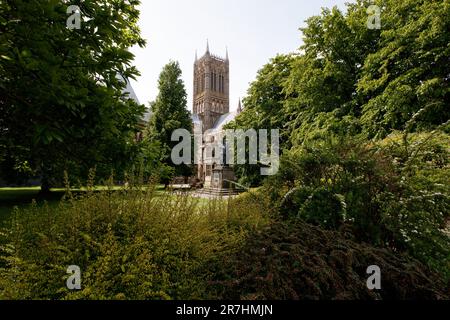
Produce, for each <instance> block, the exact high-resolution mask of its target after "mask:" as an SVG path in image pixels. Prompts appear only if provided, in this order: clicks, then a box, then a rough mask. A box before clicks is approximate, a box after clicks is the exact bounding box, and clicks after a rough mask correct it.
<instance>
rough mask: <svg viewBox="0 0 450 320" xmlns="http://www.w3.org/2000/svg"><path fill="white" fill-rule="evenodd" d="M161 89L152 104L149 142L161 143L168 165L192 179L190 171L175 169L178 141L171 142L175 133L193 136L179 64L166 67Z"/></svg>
mask: <svg viewBox="0 0 450 320" xmlns="http://www.w3.org/2000/svg"><path fill="white" fill-rule="evenodd" d="M158 89H159V94H158V97H157V98H156V101H154V102H153V103H152V104H151V109H152V117H151V119H150V122H149V124H148V128H147V131H148V132H147V134H148V138H149V139H150V141H158V142H160V143H161V148H162V150H163V156H164V159H163V161H164V163H165V164H167V165H169V166H172V167H174V169H175V170H176V172H177V174H179V175H189V174H190V170H189V168H188V167H186V166H184V165H183V166H176V167H175V166H174V165H173V163H172V161H171V159H170V154H171V151H172V149H173V147H175V146H176V145H177V144H178V142H177V141H172V139H171V138H172V133H173V132H174V131H175V130H177V129H186V130H188V131H189V132H192V120H191V116H190V113H189V111H188V110H187V100H186V99H187V93H186V89H185V87H184V83H183V80H182V79H181V69H180V65H179V63H178V62H170V63H168V64H167V65H166V66H164V68H163V70H162V72H161V74H160V76H159V82H158Z"/></svg>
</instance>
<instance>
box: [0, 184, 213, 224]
mask: <svg viewBox="0 0 450 320" xmlns="http://www.w3.org/2000/svg"><path fill="white" fill-rule="evenodd" d="M121 188H122V187H121V186H115V187H112V188H111V187H106V186H96V187H95V188H94V190H96V191H101V190H107V189H110V190H111V189H112V190H121ZM163 189H164V186H163V185H159V186H157V190H158V191H157V192H158V194H162V193H163V192H164V191H163ZM39 190H40V187H25V188H0V225H1V224H3V223H4V221H5V220H7V219H8V218H9V217H10V216H11V214H12V212H13V210H14V207H16V206H17V207H19V208H24V207H27V206H29V205H30V204H31V203H32V201H33V200H36V201H37V203H38V205H42V204H43V203H44V202H47V203H48V205H49V206H56V205H57V204H58V203H59V201H60V200H61V198H62V197H63V196H64V194H65V189H51V194H50V196H47V197H46V198H45V199H42V198H39ZM71 191H72V192H75V193H80V192H86V189H72V190H71ZM208 202H209V200H208V199H199V204H200V206H204V205H206V204H207V203H208Z"/></svg>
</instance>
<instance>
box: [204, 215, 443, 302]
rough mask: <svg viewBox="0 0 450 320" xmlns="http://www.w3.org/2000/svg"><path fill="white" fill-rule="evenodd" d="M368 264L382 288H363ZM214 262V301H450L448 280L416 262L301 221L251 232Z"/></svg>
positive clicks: (365, 283)
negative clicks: (377, 274)
mask: <svg viewBox="0 0 450 320" xmlns="http://www.w3.org/2000/svg"><path fill="white" fill-rule="evenodd" d="M371 265H377V266H379V267H380V269H381V290H373V291H371V290H369V289H368V288H367V279H368V277H369V275H368V274H367V273H366V271H367V268H368V267H369V266H371ZM214 266H215V268H216V271H215V274H216V276H215V278H214V279H212V281H211V282H210V290H211V295H212V296H213V297H215V298H218V299H228V300H236V299H258V300H259V299H269V300H279V299H282V300H284V299H294V300H297V299H300V300H318V299H322V300H324V299H327V300H330V299H333V300H334V299H338V300H348V299H364V300H372V299H374V300H379V299H388V300H391V299H397V300H404V299H450V283H448V282H447V283H446V282H444V281H443V280H442V277H441V276H440V275H439V274H438V273H436V272H434V271H432V270H430V269H429V268H428V267H426V266H425V265H423V264H421V263H420V262H419V261H417V260H414V259H412V258H410V257H409V256H407V255H404V254H399V253H396V252H393V251H391V250H387V249H376V248H374V247H371V246H368V245H365V244H359V243H356V242H354V241H350V240H348V239H346V238H345V237H344V236H343V235H342V234H341V233H339V232H335V231H324V230H323V229H321V228H318V227H314V226H311V225H308V224H306V223H304V222H302V221H301V220H297V221H288V222H278V223H275V224H273V225H270V226H268V227H266V228H264V229H263V230H256V231H254V232H252V233H251V234H250V235H249V237H248V239H247V241H246V242H245V244H244V245H243V246H242V248H241V249H240V250H239V251H238V252H237V253H236V254H234V255H231V256H230V255H223V258H222V259H221V263H217V264H215V265H214Z"/></svg>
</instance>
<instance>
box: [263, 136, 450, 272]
mask: <svg viewBox="0 0 450 320" xmlns="http://www.w3.org/2000/svg"><path fill="white" fill-rule="evenodd" d="M449 147H450V139H449V136H448V135H445V134H440V133H431V134H420V135H417V134H416V135H411V136H409V137H403V136H399V135H394V136H391V137H389V138H388V139H386V140H384V141H381V142H378V143H360V142H359V141H357V140H355V139H348V140H343V139H341V140H338V141H333V140H330V141H327V142H321V143H318V144H308V145H305V146H303V147H302V148H299V149H296V150H292V151H290V152H289V153H287V154H286V155H285V156H284V157H283V159H282V163H281V167H280V171H279V173H278V175H277V176H275V177H273V178H272V179H270V180H269V181H268V183H267V184H266V186H265V192H266V193H268V194H269V196H270V197H271V199H272V200H273V201H274V203H275V204H277V206H278V209H279V212H280V214H281V215H282V216H284V217H285V218H290V217H297V218H300V219H302V220H304V221H306V222H309V223H312V224H315V225H319V226H322V227H325V228H328V229H334V230H339V229H345V230H346V231H348V234H351V236H352V237H353V238H354V239H355V240H356V241H364V242H368V243H370V244H373V245H375V246H380V247H389V248H392V249H395V250H400V251H403V252H405V251H406V252H409V253H410V254H411V255H413V256H414V257H416V258H418V259H420V260H421V261H422V262H425V263H427V264H429V265H430V266H433V267H434V268H436V269H437V270H440V271H442V272H443V273H444V274H446V275H447V276H448V277H450V271H449V270H450V238H449V237H448V235H446V234H445V233H444V232H443V229H445V228H446V219H448V214H449V212H450V194H449V185H448V178H449V175H450V160H449V159H450V157H449V155H450V152H449ZM446 179H447V180H446Z"/></svg>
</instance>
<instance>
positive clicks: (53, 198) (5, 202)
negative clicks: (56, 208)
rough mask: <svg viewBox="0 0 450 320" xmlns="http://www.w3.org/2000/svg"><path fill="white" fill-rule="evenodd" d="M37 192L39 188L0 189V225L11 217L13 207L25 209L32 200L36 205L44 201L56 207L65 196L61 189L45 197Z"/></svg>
mask: <svg viewBox="0 0 450 320" xmlns="http://www.w3.org/2000/svg"><path fill="white" fill-rule="evenodd" d="M39 191H40V188H0V223H1V222H2V221H4V220H6V219H7V218H9V217H10V216H11V214H12V212H13V210H14V207H19V208H23V207H27V206H29V205H30V204H31V203H32V201H33V200H36V202H37V203H38V205H42V204H43V203H44V202H45V201H46V202H47V203H48V204H49V205H56V204H58V202H59V201H60V200H61V198H62V197H63V196H64V194H65V191H64V190H62V189H57V190H52V192H50V193H49V194H47V195H45V196H42V195H40V194H39Z"/></svg>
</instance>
